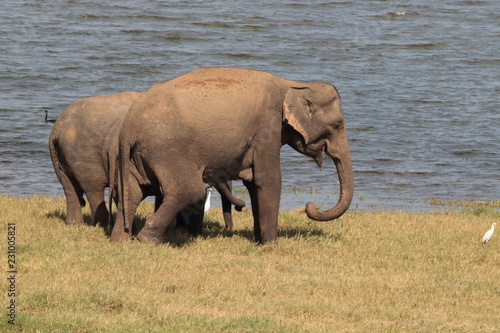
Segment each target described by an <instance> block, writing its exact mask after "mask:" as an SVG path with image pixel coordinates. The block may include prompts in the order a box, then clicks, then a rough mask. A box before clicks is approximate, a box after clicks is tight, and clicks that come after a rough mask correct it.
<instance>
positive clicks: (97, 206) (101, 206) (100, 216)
mask: <svg viewBox="0 0 500 333" xmlns="http://www.w3.org/2000/svg"><path fill="white" fill-rule="evenodd" d="M85 194H86V195H87V199H88V200H89V204H90V210H91V212H92V224H93V225H97V224H99V225H101V226H102V227H103V228H107V227H108V224H109V213H108V209H107V208H106V202H105V201H104V188H102V189H100V190H98V191H92V192H90V191H89V192H86V193H85Z"/></svg>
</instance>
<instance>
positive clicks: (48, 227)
mask: <svg viewBox="0 0 500 333" xmlns="http://www.w3.org/2000/svg"><path fill="white" fill-rule="evenodd" d="M0 207H1V213H2V214H0V239H3V241H2V246H3V250H2V253H4V258H5V259H4V262H5V263H6V262H7V256H6V252H7V242H6V238H7V224H8V223H15V224H16V232H17V233H16V265H17V271H18V272H17V279H16V297H15V299H16V304H17V308H16V311H17V312H16V325H15V326H12V325H10V324H8V323H7V316H6V315H5V314H6V311H7V310H6V307H7V305H8V302H9V299H10V298H9V297H8V295H7V289H8V287H9V286H8V281H7V279H6V278H7V269H6V268H4V270H3V273H2V274H3V276H2V279H1V280H2V285H1V286H2V287H1V289H2V290H4V292H3V294H2V297H0V300H3V302H2V304H1V306H2V308H3V309H4V310H3V313H4V314H3V315H2V319H1V321H0V331H2V332H5V331H7V330H10V331H13V332H498V331H499V330H500V316H498V315H497V313H498V304H500V283H499V282H498V279H499V277H500V251H499V250H500V237H499V236H498V235H496V234H495V235H494V236H493V239H492V241H491V242H490V243H489V244H487V245H482V244H481V237H482V235H483V234H484V232H486V230H488V229H489V228H490V226H491V223H493V222H495V221H498V215H496V214H494V213H493V212H491V211H489V210H485V211H479V210H478V209H477V208H478V207H475V208H472V209H464V210H460V211H435V212H423V213H410V212H398V211H368V212H364V211H356V210H353V211H350V212H348V213H347V214H345V215H344V216H342V217H341V218H340V219H338V220H336V221H332V222H314V221H311V220H309V219H308V218H307V217H306V215H305V214H304V212H303V210H302V209H299V210H294V211H282V212H280V215H279V224H280V230H279V237H280V238H279V241H278V242H276V243H273V244H268V245H265V246H258V245H256V244H255V243H253V242H252V239H253V220H252V214H251V212H250V211H249V210H244V211H243V212H242V213H238V212H234V224H235V227H234V230H233V231H231V232H228V231H225V230H223V225H224V222H223V218H222V214H221V210H220V208H213V209H211V210H210V211H209V213H208V214H207V216H206V220H205V228H204V234H203V236H201V237H198V238H192V237H190V236H189V235H188V234H187V233H185V232H184V231H182V230H169V231H168V235H167V240H168V241H167V243H165V244H163V245H160V246H155V245H152V244H142V243H139V242H137V241H130V242H124V243H118V244H111V243H109V240H108V237H107V236H106V233H105V232H104V231H103V230H102V229H100V228H99V227H93V226H89V225H81V226H66V225H65V224H64V220H63V218H64V214H65V201H64V199H63V198H52V197H48V196H34V197H21V198H16V197H11V196H1V195H0ZM479 208H481V207H479ZM481 209H483V208H481ZM152 211H153V207H152V205H151V204H149V203H142V204H141V206H140V207H139V210H138V214H137V219H138V220H139V221H142V222H143V221H144V219H145V218H147V216H149V215H150V214H151V213H152ZM85 212H86V214H89V212H88V211H85ZM4 267H6V265H5V266H4Z"/></svg>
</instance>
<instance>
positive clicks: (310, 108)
mask: <svg viewBox="0 0 500 333" xmlns="http://www.w3.org/2000/svg"><path fill="white" fill-rule="evenodd" d="M306 102H307V106H308V107H309V113H313V107H312V106H313V103H312V102H311V101H310V100H308V99H307V98H306Z"/></svg>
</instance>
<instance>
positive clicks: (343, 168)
mask: <svg viewBox="0 0 500 333" xmlns="http://www.w3.org/2000/svg"><path fill="white" fill-rule="evenodd" d="M343 139H345V141H344V140H342V141H344V142H343V143H342V145H341V147H343V148H340V149H337V151H335V152H332V151H330V150H329V149H328V148H327V149H326V153H327V154H328V156H330V157H331V158H332V160H333V162H334V163H335V166H336V168H337V174H338V177H339V182H340V197H339V200H338V202H337V204H336V205H335V206H334V207H332V208H330V209H328V210H326V211H322V210H319V209H318V207H317V206H316V204H314V203H312V202H308V203H307V204H306V214H307V216H308V217H309V218H310V219H313V220H316V221H331V220H334V219H336V218H339V217H340V216H342V214H344V213H345V212H346V211H347V209H348V208H349V206H350V204H351V201H352V197H353V193H354V175H353V173H354V172H353V169H352V162H351V154H350V152H349V148H348V145H347V139H346V138H345V137H344V138H343Z"/></svg>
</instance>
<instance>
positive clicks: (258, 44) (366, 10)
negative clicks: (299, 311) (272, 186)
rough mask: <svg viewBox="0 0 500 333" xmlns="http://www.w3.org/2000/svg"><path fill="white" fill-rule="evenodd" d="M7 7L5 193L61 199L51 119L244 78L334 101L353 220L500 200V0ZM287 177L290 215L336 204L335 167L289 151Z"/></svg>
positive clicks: (1, 92)
mask: <svg viewBox="0 0 500 333" xmlns="http://www.w3.org/2000/svg"><path fill="white" fill-rule="evenodd" d="M1 7H3V9H4V10H1V11H0V100H1V102H0V184H1V185H0V186H1V187H0V193H5V194H12V195H19V196H24V195H33V194H38V193H45V194H49V195H55V196H62V195H63V191H62V187H61V185H60V184H59V183H58V181H57V179H56V177H55V174H54V171H53V169H52V165H51V162H50V157H49V154H48V136H49V133H50V130H51V126H52V125H51V124H45V123H44V121H43V119H44V110H48V111H49V115H50V117H52V118H56V117H57V116H58V115H59V114H60V113H61V112H62V111H63V110H64V109H65V108H66V107H67V106H68V105H69V104H70V103H72V102H73V101H75V100H77V99H80V98H83V97H87V96H93V95H99V94H109V93H116V92H120V91H125V90H135V91H145V90H147V89H148V87H149V86H151V85H153V84H155V83H158V82H161V81H166V80H168V79H170V78H173V77H176V76H178V75H181V74H183V73H185V72H188V71H190V70H193V69H196V68H199V67H213V66H233V67H244V68H251V69H260V70H266V71H269V72H271V73H273V74H276V75H279V76H283V77H286V78H289V79H294V80H299V81H327V82H330V83H332V84H334V85H335V86H336V87H337V88H338V90H339V91H340V94H341V96H342V106H343V112H344V115H345V117H346V124H347V127H348V139H349V142H350V148H351V153H352V159H353V164H354V169H355V197H354V202H353V205H352V206H351V207H352V208H359V209H369V208H397V209H413V210H420V209H428V208H429V205H428V203H427V201H428V200H429V199H431V198H435V199H443V200H446V199H450V198H453V199H457V200H462V199H470V198H473V199H479V200H487V199H496V200H498V199H500V193H499V192H500V156H499V151H500V101H499V90H500V56H499V54H500V47H499V45H500V42H499V41H500V2H499V1H497V0H490V1H451V0H450V1H439V2H436V1H430V0H422V1H307V3H305V2H304V1H291V0H281V1H279V0H278V1H271V2H267V1H251V2H249V1H210V2H208V1H137V0H134V1H131V0H129V1H127V0H125V1H122V0H120V1H105V2H102V1H97V0H94V1H56V0H54V1H50V0H49V1H35V0H31V1H22V0H21V1H13V0H7V1H4V2H3V3H2V6H1ZM7 8H8V10H7ZM282 171H283V192H284V193H283V195H282V205H281V206H282V208H296V207H298V206H303V205H304V204H305V202H306V201H308V200H310V199H313V200H314V201H315V202H316V203H318V204H320V203H325V204H326V206H330V205H332V204H333V201H336V200H337V195H338V188H337V187H338V185H336V182H337V178H336V173H335V167H334V165H333V163H332V162H331V160H329V159H326V160H325V167H324V168H323V169H321V170H320V169H319V168H318V167H317V166H316V164H315V163H314V162H313V161H312V160H311V159H309V158H307V157H305V156H302V155H300V154H298V153H296V152H294V151H293V150H292V149H291V148H289V147H283V149H282ZM238 193H239V195H242V192H241V191H238ZM212 204H213V205H218V204H219V202H218V200H217V201H213V203H212Z"/></svg>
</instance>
